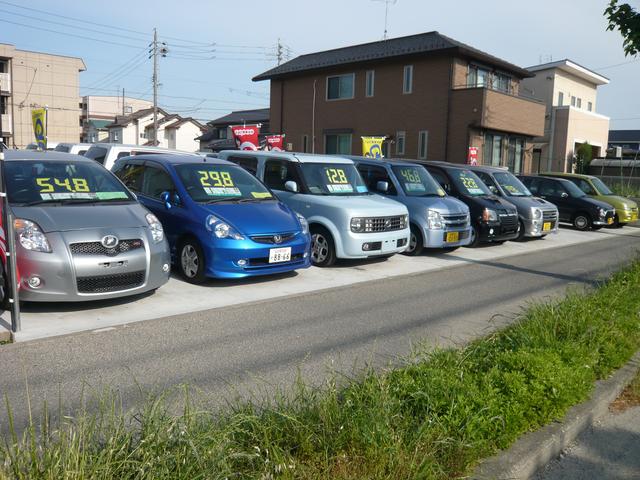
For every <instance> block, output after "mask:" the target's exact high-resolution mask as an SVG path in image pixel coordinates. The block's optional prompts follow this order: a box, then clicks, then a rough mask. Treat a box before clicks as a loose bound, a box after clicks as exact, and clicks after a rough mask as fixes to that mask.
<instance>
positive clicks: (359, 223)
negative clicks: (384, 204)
mask: <svg viewBox="0 0 640 480" xmlns="http://www.w3.org/2000/svg"><path fill="white" fill-rule="evenodd" d="M351 231H352V232H354V233H361V232H364V218H362V217H353V218H352V219H351Z"/></svg>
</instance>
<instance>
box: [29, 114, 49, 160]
mask: <svg viewBox="0 0 640 480" xmlns="http://www.w3.org/2000/svg"><path fill="white" fill-rule="evenodd" d="M31 121H32V122H33V133H34V134H35V136H36V143H37V144H38V149H40V150H46V149H47V110H46V109H44V108H35V109H33V110H31Z"/></svg>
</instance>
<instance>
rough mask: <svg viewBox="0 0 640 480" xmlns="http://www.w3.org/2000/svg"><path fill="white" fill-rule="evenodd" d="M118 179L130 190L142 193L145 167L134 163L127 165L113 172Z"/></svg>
mask: <svg viewBox="0 0 640 480" xmlns="http://www.w3.org/2000/svg"><path fill="white" fill-rule="evenodd" d="M113 173H115V175H116V177H118V178H119V179H120V180H122V183H124V184H125V185H126V186H127V188H128V189H129V190H132V191H134V192H140V191H141V190H142V174H143V173H144V167H143V166H142V165H138V164H134V163H125V164H124V165H121V166H119V167H118V169H117V170H116V171H115V172H113Z"/></svg>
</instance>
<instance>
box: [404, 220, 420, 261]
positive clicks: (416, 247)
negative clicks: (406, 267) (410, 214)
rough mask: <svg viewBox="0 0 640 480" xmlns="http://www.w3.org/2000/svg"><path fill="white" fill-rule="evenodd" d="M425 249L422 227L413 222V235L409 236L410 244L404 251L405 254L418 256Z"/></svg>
mask: <svg viewBox="0 0 640 480" xmlns="http://www.w3.org/2000/svg"><path fill="white" fill-rule="evenodd" d="M423 249H424V239H423V238H422V232H421V231H420V227H418V226H416V225H414V224H411V235H410V237H409V246H408V247H407V249H406V250H405V251H404V252H403V253H404V254H405V255H410V256H413V257H415V256H417V255H420V254H421V253H422V250H423Z"/></svg>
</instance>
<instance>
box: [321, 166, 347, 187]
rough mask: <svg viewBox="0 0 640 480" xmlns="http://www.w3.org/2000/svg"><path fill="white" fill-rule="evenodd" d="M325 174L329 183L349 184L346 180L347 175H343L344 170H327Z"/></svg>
mask: <svg viewBox="0 0 640 480" xmlns="http://www.w3.org/2000/svg"><path fill="white" fill-rule="evenodd" d="M325 172H326V174H327V178H328V179H329V183H336V184H346V183H349V180H347V175H346V174H345V173H344V170H343V169H341V168H327V169H326V170H325Z"/></svg>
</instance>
